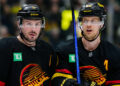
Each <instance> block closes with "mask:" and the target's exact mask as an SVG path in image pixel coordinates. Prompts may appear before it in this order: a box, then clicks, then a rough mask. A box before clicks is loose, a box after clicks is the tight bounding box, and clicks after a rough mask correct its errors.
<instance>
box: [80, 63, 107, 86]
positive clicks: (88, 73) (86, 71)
mask: <svg viewBox="0 0 120 86" xmlns="http://www.w3.org/2000/svg"><path fill="white" fill-rule="evenodd" d="M80 70H81V72H82V75H83V78H84V79H85V80H87V81H88V80H89V81H94V82H96V83H97V85H98V86H101V85H102V84H103V83H104V82H105V81H106V78H105V76H104V75H103V74H102V72H101V71H100V69H99V68H97V67H95V66H91V65H88V66H82V67H80Z"/></svg>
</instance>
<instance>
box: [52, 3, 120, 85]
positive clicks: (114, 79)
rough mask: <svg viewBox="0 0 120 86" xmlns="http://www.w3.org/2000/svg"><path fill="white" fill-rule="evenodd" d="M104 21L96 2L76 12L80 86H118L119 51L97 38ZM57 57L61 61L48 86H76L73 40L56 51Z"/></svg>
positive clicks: (101, 11)
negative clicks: (78, 26)
mask: <svg viewBox="0 0 120 86" xmlns="http://www.w3.org/2000/svg"><path fill="white" fill-rule="evenodd" d="M105 19H106V11H105V10H104V6H103V5H102V4H100V3H98V2H88V3H86V4H85V5H83V6H82V7H81V9H80V12H79V24H80V28H81V30H82V37H81V38H78V53H79V54H78V56H79V65H80V68H79V69H80V78H81V85H80V86H120V62H119V61H120V49H118V48H117V47H115V46H114V45H112V44H111V43H109V42H107V41H103V40H102V39H101V37H100V34H101V32H102V30H103V28H104V26H105ZM58 56H59V58H60V59H61V60H60V65H59V66H58V68H57V69H56V73H55V74H54V75H53V77H52V84H53V85H52V86H79V85H78V84H77V80H76V76H77V74H76V61H75V48H74V40H72V41H69V42H68V45H67V46H63V47H60V48H59V49H58Z"/></svg>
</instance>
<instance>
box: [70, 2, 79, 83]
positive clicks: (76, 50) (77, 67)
mask: <svg viewBox="0 0 120 86" xmlns="http://www.w3.org/2000/svg"><path fill="white" fill-rule="evenodd" d="M70 3H71V9H72V22H73V25H74V37H75V58H76V69H77V82H78V84H80V83H81V80H80V69H79V57H78V47H77V34H76V23H75V15H74V8H73V2H72V0H70Z"/></svg>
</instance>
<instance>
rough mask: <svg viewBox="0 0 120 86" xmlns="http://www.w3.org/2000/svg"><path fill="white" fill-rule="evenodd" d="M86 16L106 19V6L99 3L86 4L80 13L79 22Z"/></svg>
mask: <svg viewBox="0 0 120 86" xmlns="http://www.w3.org/2000/svg"><path fill="white" fill-rule="evenodd" d="M85 16H98V17H100V18H105V17H106V11H105V9H104V5H102V4H100V3H98V2H88V3H86V4H84V5H83V6H82V7H81V9H80V12H79V21H81V20H82V17H85Z"/></svg>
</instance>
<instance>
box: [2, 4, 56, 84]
mask: <svg viewBox="0 0 120 86" xmlns="http://www.w3.org/2000/svg"><path fill="white" fill-rule="evenodd" d="M17 17H18V28H19V29H20V34H19V35H18V36H17V37H10V38H4V39H2V40H0V86H49V80H50V77H51V75H52V73H53V72H54V68H55V66H56V58H55V53H54V51H53V49H52V47H51V46H50V45H48V44H47V43H46V42H44V41H42V40H40V39H39V36H40V34H41V33H42V30H43V28H44V26H45V18H44V16H43V14H42V12H41V11H40V9H39V7H38V6H37V5H35V4H26V5H23V6H22V8H21V9H20V10H19V12H18V14H17Z"/></svg>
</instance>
